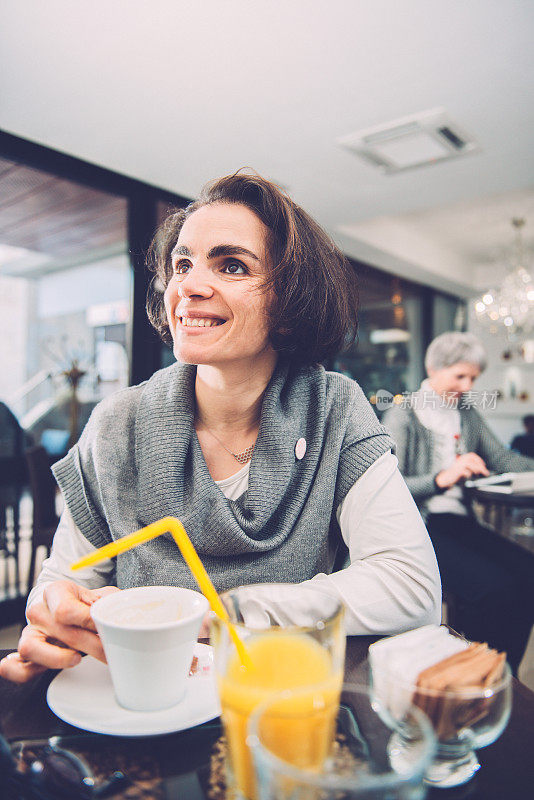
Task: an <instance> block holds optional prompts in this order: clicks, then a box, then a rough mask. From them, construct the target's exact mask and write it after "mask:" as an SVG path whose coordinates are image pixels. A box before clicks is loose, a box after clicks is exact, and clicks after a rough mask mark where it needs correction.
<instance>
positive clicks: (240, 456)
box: [203, 422, 256, 464]
mask: <svg viewBox="0 0 534 800" xmlns="http://www.w3.org/2000/svg"><path fill="white" fill-rule="evenodd" d="M203 425H204V427H205V428H206V430H207V432H208V433H210V434H211V435H212V436H213V438H214V439H216V440H217V441H218V442H219V444H220V445H221V447H224V449H225V450H226V452H227V453H230V455H231V456H233V457H234V458H235V460H236V461H237V462H239V464H246V463H247V462H249V461H250V459H251V458H252V453H253V452H254V447H255V446H256V442H254V444H251V445H250V447H247V448H246V450H243V451H242V452H241V453H234V452H232V450H229V449H228V447H226V445H225V444H224V442H221V440H220V439H219V437H218V436H216V435H215V434H214V433H213V431H212V430H210V428H208V426H207V425H206V423H205V422H204V423H203Z"/></svg>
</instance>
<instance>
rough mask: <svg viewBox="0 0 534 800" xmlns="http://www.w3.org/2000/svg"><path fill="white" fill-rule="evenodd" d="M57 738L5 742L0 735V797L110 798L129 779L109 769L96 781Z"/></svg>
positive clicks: (43, 799)
mask: <svg viewBox="0 0 534 800" xmlns="http://www.w3.org/2000/svg"><path fill="white" fill-rule="evenodd" d="M60 742H61V737H59V736H52V737H51V738H50V739H48V740H46V741H44V742H43V741H42V740H39V741H22V742H16V743H14V744H13V745H9V744H8V742H7V741H6V740H5V739H4V737H3V736H0V776H1V778H0V781H1V783H0V797H6V798H9V800H93V798H94V800H96V798H106V797H110V798H111V797H113V796H114V795H116V794H117V792H119V791H121V790H122V789H124V788H125V787H126V786H128V785H129V784H130V783H131V782H130V780H129V779H128V778H127V777H126V776H125V775H124V773H122V772H118V771H117V772H113V773H112V775H111V776H110V777H109V778H108V779H107V780H105V781H102V782H97V780H96V779H95V777H94V775H93V773H92V772H91V769H90V768H89V766H88V765H87V764H86V762H85V761H84V760H83V759H82V758H80V756H78V755H76V754H75V753H73V752H71V751H70V750H66V749H65V748H63V747H61V746H60Z"/></svg>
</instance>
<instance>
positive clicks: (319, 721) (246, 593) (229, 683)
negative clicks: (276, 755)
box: [211, 583, 345, 800]
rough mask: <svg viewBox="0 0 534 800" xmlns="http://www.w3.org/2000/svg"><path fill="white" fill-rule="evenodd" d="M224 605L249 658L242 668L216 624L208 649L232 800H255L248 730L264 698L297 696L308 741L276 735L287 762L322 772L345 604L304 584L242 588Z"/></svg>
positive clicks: (335, 701) (337, 686)
mask: <svg viewBox="0 0 534 800" xmlns="http://www.w3.org/2000/svg"><path fill="white" fill-rule="evenodd" d="M221 600H222V602H223V604H224V606H225V608H226V610H227V611H228V614H229V617H230V620H231V622H232V624H233V625H234V628H235V630H236V632H237V635H238V636H239V637H240V639H241V640H242V642H243V643H244V645H245V648H246V651H247V656H248V659H247V663H246V664H243V663H242V662H241V660H240V658H239V655H238V653H237V650H236V648H235V645H234V644H233V642H232V639H231V637H230V635H229V633H228V628H227V626H226V625H225V624H224V623H223V622H221V621H220V620H219V619H214V620H213V621H212V630H211V643H212V645H213V647H214V656H215V671H216V676H217V684H218V689H219V695H220V700H221V707H222V720H223V725H224V730H225V734H226V739H227V744H228V755H229V758H228V763H227V784H228V787H229V790H230V792H229V797H232V791H233V796H234V797H240V798H246V799H247V800H256V797H257V795H256V788H255V778H254V771H253V766H252V759H251V755H250V752H249V749H248V746H247V743H246V739H247V724H248V720H249V717H250V715H251V713H252V711H253V710H254V709H255V708H256V707H257V706H258V705H259V704H260V703H261V702H262V701H264V700H265V699H266V698H268V697H269V696H271V695H273V694H274V693H277V692H279V691H280V690H282V689H298V690H300V691H299V694H298V699H297V700H296V701H295V702H296V703H298V705H299V708H298V711H299V719H300V722H299V724H300V725H301V726H304V730H303V732H305V734H306V735H299V732H298V731H296V730H294V729H292V730H290V731H286V732H284V730H283V729H281V730H280V731H279V734H278V735H279V736H280V737H282V738H284V737H285V738H284V743H283V747H284V752H286V755H287V758H288V759H289V760H290V761H294V762H295V763H298V764H300V765H303V766H311V767H312V768H313V767H314V766H317V768H319V767H320V766H321V763H322V760H323V759H324V758H325V757H326V755H327V753H328V751H329V749H330V744H331V741H332V737H333V732H334V720H335V718H336V714H337V709H338V706H339V694H340V691H341V685H342V682H343V667H344V658H345V632H344V627H343V605H342V603H341V601H340V600H339V599H338V598H336V597H332V596H331V595H330V594H328V593H327V592H325V591H324V590H322V589H320V588H318V587H314V586H312V585H310V584H309V583H307V584H274V583H269V584H254V585H250V586H242V587H238V588H237V589H232V590H230V591H228V592H226V593H224V594H223V595H222V596H221ZM307 689H309V693H307V691H306V690H307ZM318 697H320V698H321V702H320V705H321V710H320V712H318V710H317V702H318V701H317V698H318ZM308 708H309V711H310V713H309V714H307V709H308ZM307 728H310V729H312V730H311V733H312V735H311V737H310V731H308V730H307ZM310 741H311V742H312V744H311V745H310ZM302 742H306V746H305V747H304V748H302V747H301V744H302Z"/></svg>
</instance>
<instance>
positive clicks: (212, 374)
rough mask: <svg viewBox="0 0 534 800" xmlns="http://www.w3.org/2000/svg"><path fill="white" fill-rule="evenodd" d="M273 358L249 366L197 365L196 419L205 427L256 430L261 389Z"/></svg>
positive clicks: (216, 429)
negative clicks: (246, 367)
mask: <svg viewBox="0 0 534 800" xmlns="http://www.w3.org/2000/svg"><path fill="white" fill-rule="evenodd" d="M275 366H276V358H273V359H269V360H266V361H264V362H263V363H261V364H258V363H256V364H255V365H254V368H253V369H250V370H248V371H244V370H243V369H242V367H240V368H239V369H232V368H226V369H221V368H219V367H212V366H208V365H205V364H201V365H199V366H198V367H197V376H196V381H195V399H196V419H197V422H198V423H200V424H201V425H203V426H205V427H207V428H208V429H209V430H215V431H218V432H223V433H231V432H239V433H247V432H249V431H253V430H255V429H256V430H257V428H258V425H259V420H260V416H261V407H262V402H263V395H264V393H265V389H266V388H267V385H268V383H269V381H270V379H271V375H272V374H273V371H274V368H275Z"/></svg>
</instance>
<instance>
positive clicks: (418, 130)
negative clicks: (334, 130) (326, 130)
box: [337, 108, 481, 175]
mask: <svg viewBox="0 0 534 800" xmlns="http://www.w3.org/2000/svg"><path fill="white" fill-rule="evenodd" d="M337 141H338V144H340V145H342V146H343V147H346V148H347V149H348V150H351V151H352V152H354V153H356V154H357V155H359V156H361V157H362V158H364V159H365V160H366V161H367V162H368V163H370V164H373V165H374V166H378V167H379V168H380V169H381V170H382V171H383V172H385V173H387V174H388V175H391V174H393V173H395V172H403V171H404V170H407V169H415V167H423V166H425V165H427V164H438V163H440V162H442V161H448V160H449V159H451V158H458V156H463V155H467V154H468V153H476V152H479V151H480V149H481V148H480V145H479V144H478V142H476V141H475V140H474V139H473V138H472V137H471V136H469V135H468V134H466V132H465V131H463V130H462V129H461V128H459V126H458V125H457V124H456V123H455V122H453V121H452V120H451V119H450V117H449V115H448V114H447V112H446V111H445V109H444V108H433V109H431V110H430V111H423V112H421V113H420V114H413V115H412V116H410V117H403V118H402V119H397V120H395V121H394V122H388V123H386V124H385V125H378V126H377V127H375V128H367V129H366V130H363V131H357V132H356V133H351V134H350V135H349V136H343V137H341V138H340V139H338V140H337Z"/></svg>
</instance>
